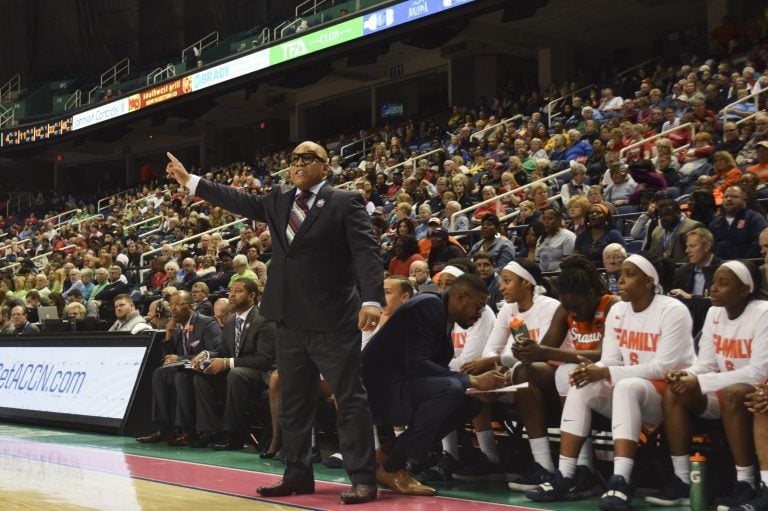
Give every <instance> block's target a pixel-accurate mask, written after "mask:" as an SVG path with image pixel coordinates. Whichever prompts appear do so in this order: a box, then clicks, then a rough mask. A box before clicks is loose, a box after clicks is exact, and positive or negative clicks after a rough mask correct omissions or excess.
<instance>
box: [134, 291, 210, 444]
mask: <svg viewBox="0 0 768 511" xmlns="http://www.w3.org/2000/svg"><path fill="white" fill-rule="evenodd" d="M170 304H171V321H169V322H168V324H167V325H166V327H165V341H164V342H163V352H164V353H165V356H164V357H163V365H162V366H160V367H158V368H157V369H155V371H154V373H152V422H154V423H157V424H159V425H160V429H159V430H157V431H155V432H154V433H152V434H151V435H147V436H143V437H139V438H137V439H136V440H138V441H139V442H141V443H143V444H153V443H157V442H163V441H167V442H168V445H172V446H183V445H189V444H190V443H194V442H196V441H197V431H196V428H195V420H196V417H195V389H194V386H193V384H192V381H193V380H192V378H193V371H191V370H189V369H184V367H183V366H181V367H176V366H171V367H165V366H166V365H167V364H172V363H177V362H183V361H188V360H191V359H192V358H193V357H194V356H195V355H197V354H198V353H200V352H201V351H203V350H213V348H215V347H216V346H218V345H219V343H221V327H220V326H219V324H218V323H217V322H216V320H215V319H213V318H209V317H208V316H203V315H201V314H198V313H196V312H192V297H191V296H190V295H189V292H188V291H177V292H176V293H174V294H173V296H171V300H170ZM174 396H175V406H174ZM174 426H175V427H176V428H177V429H178V431H177V432H174V431H173V428H174Z"/></svg>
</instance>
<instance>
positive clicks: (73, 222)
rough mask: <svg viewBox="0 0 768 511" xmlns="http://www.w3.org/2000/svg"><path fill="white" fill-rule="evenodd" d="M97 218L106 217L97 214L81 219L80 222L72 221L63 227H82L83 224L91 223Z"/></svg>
mask: <svg viewBox="0 0 768 511" xmlns="http://www.w3.org/2000/svg"><path fill="white" fill-rule="evenodd" d="M97 218H104V215H102V214H101V213H96V214H95V215H90V216H87V217H85V218H80V219H78V220H70V221H69V222H68V223H66V224H62V227H63V226H64V225H70V226H72V225H77V226H78V227H80V225H81V224H83V223H85V222H88V221H91V220H95V219H97ZM57 230H58V229H57Z"/></svg>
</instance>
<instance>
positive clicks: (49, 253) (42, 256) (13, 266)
mask: <svg viewBox="0 0 768 511" xmlns="http://www.w3.org/2000/svg"><path fill="white" fill-rule="evenodd" d="M70 248H78V247H77V245H64V246H63V247H61V248H60V249H58V250H51V251H50V252H46V253H45V254H38V255H36V256H34V257H30V258H29V260H30V261H39V260H41V259H43V258H44V257H48V256H49V255H53V253H54V252H61V251H62V250H68V249H70ZM16 266H21V263H11V264H9V265H7V266H3V267H2V268H0V271H3V270H12V269H13V268H15V267H16ZM35 267H37V265H35Z"/></svg>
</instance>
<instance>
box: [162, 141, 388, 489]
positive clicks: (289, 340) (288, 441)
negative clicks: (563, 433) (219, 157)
mask: <svg viewBox="0 0 768 511" xmlns="http://www.w3.org/2000/svg"><path fill="white" fill-rule="evenodd" d="M168 157H169V159H170V163H169V164H168V166H167V171H168V174H169V175H170V176H171V177H173V178H174V179H175V180H176V181H178V182H179V184H181V185H183V186H187V187H188V188H189V189H190V192H191V193H192V194H193V195H196V196H199V197H201V198H203V199H205V200H207V201H208V202H210V203H212V204H214V205H217V206H221V207H224V208H226V209H228V210H230V211H232V212H233V213H238V214H241V215H243V216H246V217H248V218H252V219H255V220H259V221H262V222H266V223H267V225H268V226H269V232H270V234H271V235H272V260H271V262H270V266H269V274H268V275H269V277H268V279H267V286H266V289H265V291H264V300H263V301H262V304H261V313H262V314H263V315H264V317H266V318H267V319H269V320H272V321H275V322H276V323H277V334H278V342H277V369H278V371H279V372H280V394H281V398H282V411H281V414H280V423H281V427H282V432H283V452H284V453H285V459H286V468H285V473H284V474H283V479H282V480H281V481H280V482H279V483H277V484H275V485H272V486H266V487H262V488H259V489H258V493H259V494H260V495H262V496H264V497H278V496H286V495H294V494H306V493H313V492H314V488H315V486H314V474H313V472H312V462H311V447H310V445H311V443H310V432H311V429H312V423H313V421H314V417H315V412H316V411H317V390H318V386H319V377H320V373H322V374H323V376H324V377H325V379H326V381H328V383H329V384H330V386H331V389H332V390H333V394H334V396H335V397H336V404H337V407H338V430H339V444H340V445H339V446H340V448H341V453H342V455H343V457H344V467H345V468H346V470H347V472H348V473H349V477H350V480H351V481H352V488H351V489H348V490H346V491H344V492H342V494H341V498H342V500H343V501H344V502H345V503H347V504H355V503H361V502H368V501H371V500H374V499H375V498H376V497H377V492H376V472H375V460H374V452H373V433H372V431H373V427H372V421H371V412H370V408H369V407H368V401H367V395H366V392H365V388H364V387H363V384H362V381H361V378H360V344H361V334H360V330H361V329H364V330H370V329H373V328H375V327H376V325H377V324H378V321H379V316H380V315H381V305H380V304H381V303H383V301H384V296H383V288H382V277H383V264H382V261H381V257H380V256H379V252H378V244H377V242H376V239H375V238H374V236H373V230H372V226H371V222H370V218H369V217H368V214H367V212H366V211H365V205H364V203H363V198H362V195H360V194H359V193H356V192H346V191H341V190H336V189H334V188H333V187H331V186H329V185H327V184H326V182H325V177H326V175H327V173H328V154H327V153H326V151H325V149H324V148H323V147H321V146H319V145H317V144H315V143H313V142H302V143H301V144H299V145H298V146H297V147H296V148H295V149H294V150H293V152H292V154H291V168H290V177H291V182H292V183H293V185H294V186H286V185H283V186H277V187H275V188H273V190H272V192H271V193H270V194H268V195H265V196H257V195H253V194H249V193H243V192H241V191H238V190H236V189H233V188H231V187H227V186H222V185H219V184H216V183H212V182H210V181H207V180H205V179H201V178H200V177H198V176H190V175H189V173H188V172H187V171H186V169H185V168H184V165H182V164H181V162H179V161H178V160H177V159H176V158H175V157H174V156H173V155H172V154H170V153H168Z"/></svg>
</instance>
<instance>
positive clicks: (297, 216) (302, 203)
mask: <svg viewBox="0 0 768 511" xmlns="http://www.w3.org/2000/svg"><path fill="white" fill-rule="evenodd" d="M310 197H312V192H310V191H309V190H304V191H303V192H301V193H300V194H298V195H297V196H296V198H295V199H294V201H293V207H292V208H291V215H290V216H289V217H288V227H287V228H286V229H285V234H286V236H287V237H288V243H289V244H290V243H292V242H293V238H295V237H296V233H298V232H299V229H300V228H301V224H302V223H303V222H304V219H305V218H306V217H307V212H308V211H309V207H308V206H307V202H308V201H309V198H310Z"/></svg>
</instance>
